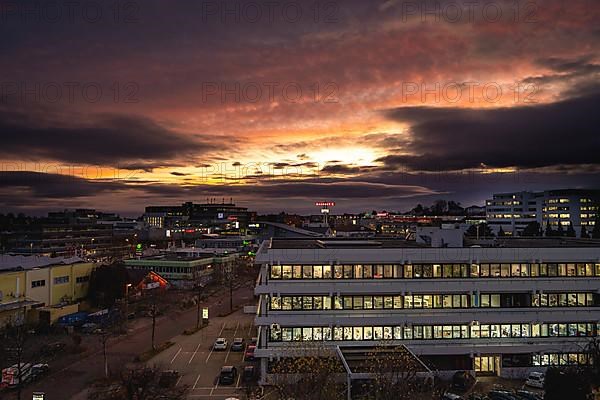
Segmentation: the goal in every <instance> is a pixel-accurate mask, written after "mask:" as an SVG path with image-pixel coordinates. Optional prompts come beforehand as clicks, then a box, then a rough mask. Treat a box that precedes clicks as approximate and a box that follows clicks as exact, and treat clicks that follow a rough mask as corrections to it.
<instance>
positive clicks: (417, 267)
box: [413, 264, 423, 278]
mask: <svg viewBox="0 0 600 400" xmlns="http://www.w3.org/2000/svg"><path fill="white" fill-rule="evenodd" d="M413 275H414V277H415V278H422V277H423V265H421V264H414V265H413Z"/></svg>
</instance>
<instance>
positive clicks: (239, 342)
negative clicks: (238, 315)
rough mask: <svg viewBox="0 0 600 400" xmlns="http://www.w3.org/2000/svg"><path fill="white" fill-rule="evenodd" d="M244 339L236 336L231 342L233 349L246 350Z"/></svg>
mask: <svg viewBox="0 0 600 400" xmlns="http://www.w3.org/2000/svg"><path fill="white" fill-rule="evenodd" d="M244 345H245V342H244V339H243V338H235V339H233V342H232V343H231V351H244Z"/></svg>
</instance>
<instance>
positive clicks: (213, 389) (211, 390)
mask: <svg viewBox="0 0 600 400" xmlns="http://www.w3.org/2000/svg"><path fill="white" fill-rule="evenodd" d="M218 387H219V380H218V379H217V384H216V385H215V387H214V388H212V389H210V395H211V396H212V394H213V392H214V391H215V389H217V388H218Z"/></svg>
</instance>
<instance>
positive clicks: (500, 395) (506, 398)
mask: <svg viewBox="0 0 600 400" xmlns="http://www.w3.org/2000/svg"><path fill="white" fill-rule="evenodd" d="M488 397H489V398H490V400H519V398H518V397H517V396H516V395H515V394H514V393H512V392H508V391H505V390H492V391H490V392H489V393H488Z"/></svg>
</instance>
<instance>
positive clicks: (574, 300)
mask: <svg viewBox="0 0 600 400" xmlns="http://www.w3.org/2000/svg"><path fill="white" fill-rule="evenodd" d="M478 300H479V301H478ZM596 303H597V301H596V299H595V297H594V294H593V293H535V294H530V293H502V294H492V293H481V294H479V298H478V296H477V295H468V294H435V295H432V294H411V295H404V296H403V295H387V296H385V295H381V296H370V295H368V296H321V295H316V296H315V295H310V296H285V295H284V296H273V297H271V298H270V299H269V301H268V304H269V308H270V310H272V311H280V310H282V311H311V310H382V309H414V308H417V309H421V308H471V307H485V308H487V307H504V308H517V307H591V306H594V305H596Z"/></svg>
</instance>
